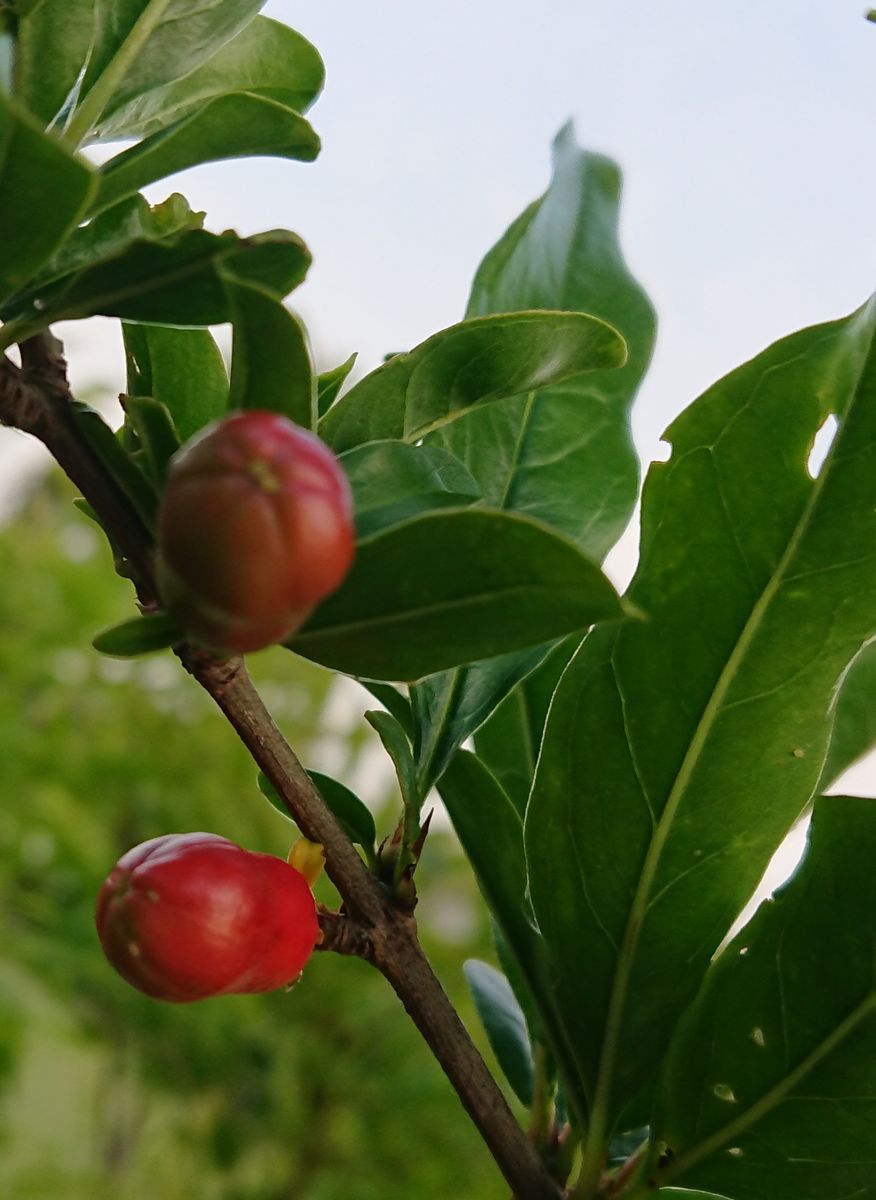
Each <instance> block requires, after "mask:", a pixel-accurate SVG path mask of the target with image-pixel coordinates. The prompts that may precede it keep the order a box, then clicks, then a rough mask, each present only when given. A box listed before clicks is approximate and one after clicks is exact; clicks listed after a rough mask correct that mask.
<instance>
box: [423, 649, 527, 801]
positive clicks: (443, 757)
mask: <svg viewBox="0 0 876 1200" xmlns="http://www.w3.org/2000/svg"><path fill="white" fill-rule="evenodd" d="M548 648H549V647H547V646H535V647H533V648H532V649H530V650H523V651H520V650H515V651H513V652H512V653H511V654H503V655H500V657H498V658H490V659H487V661H486V662H480V663H475V664H474V665H473V666H471V667H458V668H457V669H456V670H455V671H442V672H441V673H440V674H438V675H430V676H429V677H428V678H427V679H424V680H422V681H421V682H420V683H418V684H417V685H416V686H415V687H412V688H411V706H412V710H413V713H414V717H415V721H416V730H417V740H416V742H415V746H416V751H417V764H418V768H419V773H420V785H421V787H422V788H423V790H424V791H425V790H427V789H428V788H429V787H431V785H432V784H433V783H435V781H436V780H437V779H439V778H440V776H441V772H442V771H443V770H444V768H445V767H446V766H447V764H448V762H449V761H450V759H451V758H452V757H453V755H454V753H455V752H456V750H457V749H458V748H459V747H460V746H461V745H462V743H463V742H464V741H465V740H466V738H468V737H470V736H471V735H472V734H473V733H474V732H475V730H476V729H477V728H478V727H479V726H480V725H481V724H482V723H483V722H484V721H485V720H486V719H487V717H489V715H490V713H491V712H492V711H493V709H494V707H495V705H496V698H497V697H498V696H504V695H506V694H507V693H508V692H509V691H510V690H511V689H512V688H513V687H514V685H515V684H517V683H518V682H519V681H520V680H521V679H523V678H524V677H525V676H526V675H527V674H528V673H529V672H530V671H532V670H533V669H534V668H535V667H537V666H538V664H539V663H540V662H541V661H542V659H543V658H544V656H545V654H546V653H547V651H548ZM524 803H525V801H524Z"/></svg>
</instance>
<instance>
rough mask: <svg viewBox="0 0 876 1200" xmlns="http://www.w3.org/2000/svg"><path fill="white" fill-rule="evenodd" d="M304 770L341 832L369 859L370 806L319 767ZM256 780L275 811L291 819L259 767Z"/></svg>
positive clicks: (374, 832) (371, 849)
mask: <svg viewBox="0 0 876 1200" xmlns="http://www.w3.org/2000/svg"><path fill="white" fill-rule="evenodd" d="M307 774H308V775H309V776H310V778H311V779H312V780H313V782H314V784H315V785H316V787H317V788H318V789H319V792H320V795H321V796H322V798H323V800H324V801H325V802H326V806H327V807H328V808H330V809H331V811H332V813H333V814H334V816H335V819H336V820H337V822H338V824H339V825H340V826H341V828H342V829H343V830H344V833H346V835H347V837H348V838H349V839H350V841H351V842H355V843H356V845H357V846H361V847H362V848H363V850H365V852H366V854H367V855H368V858H369V861H370V860H371V858H372V857H373V854H374V843H375V841H376V839H377V830H376V829H375V827H374V817H373V816H372V815H371V811H370V809H369V808H367V806H366V805H365V804H363V803H362V801H361V800H360V799H359V797H358V796H356V795H355V794H354V793H353V792H351V791H350V789H349V788H348V787H346V786H345V785H344V784H343V783H338V781H337V780H336V779H332V778H331V776H329V775H323V774H322V773H321V772H320V771H308V772H307ZM258 784H259V790H260V791H261V793H262V795H263V796H264V797H265V799H266V800H269V801H270V802H271V804H272V805H273V806H274V808H276V810H277V812H279V813H282V814H283V816H284V817H286V819H287V820H291V819H292V818H291V817H290V815H289V810H288V809H287V808H286V805H285V804H284V803H283V801H282V800H281V799H280V797H279V795H278V794H277V789H276V788H275V787H274V785H273V784H272V783H271V781H270V779H268V777H267V775H265V773H264V772H263V771H259V774H258Z"/></svg>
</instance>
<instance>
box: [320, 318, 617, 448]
mask: <svg viewBox="0 0 876 1200" xmlns="http://www.w3.org/2000/svg"><path fill="white" fill-rule="evenodd" d="M625 357H626V348H625V346H624V341H623V338H622V337H621V336H620V334H619V333H617V331H616V330H614V329H612V327H611V326H610V325H606V324H605V322H603V321H600V320H598V319H597V318H595V317H589V316H585V315H583V314H581V313H562V312H518V313H509V314H506V315H504V316H495V317H479V318H476V319H474V320H470V321H463V322H462V323H461V324H459V325H453V326H451V327H450V328H449V329H444V330H442V331H441V332H440V333H436V334H434V335H433V336H432V337H430V338H428V339H427V340H426V341H425V342H423V343H421V344H420V345H419V346H417V347H415V348H414V349H413V350H412V351H411V352H410V353H409V354H399V355H397V356H396V357H395V358H392V359H390V360H389V362H387V363H385V364H384V365H383V366H382V367H378V368H377V370H376V371H372V373H371V374H370V375H366V377H365V378H364V379H363V380H361V381H360V382H359V383H357V384H356V386H355V387H354V388H352V389H351V390H350V391H349V392H347V394H346V396H343V397H342V398H341V399H340V400H338V402H337V403H336V404H335V405H334V406H333V407H332V408H330V409H329V411H328V412H327V413H326V415H325V416H324V417H323V419H322V421H321V422H320V436H321V437H322V438H323V439H324V440H325V441H327V442H328V443H329V445H330V446H332V448H333V449H334V450H335V451H336V452H337V453H340V452H341V451H343V450H349V449H350V448H351V447H353V446H358V445H361V443H363V442H373V441H383V440H387V439H389V440H392V439H394V440H398V441H401V440H404V441H409V442H415V441H417V440H418V439H420V438H422V437H424V436H425V435H426V434H427V433H429V432H430V430H432V429H436V428H438V427H439V426H443V425H445V424H447V423H448V422H449V421H455V420H457V419H458V418H459V417H461V416H462V415H463V414H464V413H466V412H469V411H470V410H471V409H473V408H474V407H475V406H476V405H478V404H485V403H487V402H488V401H491V400H501V399H502V398H503V397H506V396H516V395H519V394H520V393H521V392H529V391H533V390H535V389H537V388H542V387H547V386H548V385H549V384H552V383H559V382H560V381H561V380H563V379H567V378H569V377H570V376H572V375H578V374H580V373H581V372H582V371H587V370H596V369H598V368H602V369H604V368H607V367H619V366H621V365H622V364H623V362H624V360H625Z"/></svg>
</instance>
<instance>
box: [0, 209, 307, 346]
mask: <svg viewBox="0 0 876 1200" xmlns="http://www.w3.org/2000/svg"><path fill="white" fill-rule="evenodd" d="M309 265H310V255H309V253H308V251H307V248H306V247H305V246H304V243H303V242H302V241H301V240H300V239H299V238H297V237H296V236H295V235H294V234H292V233H286V232H285V231H283V230H277V231H276V232H274V233H269V234H261V235H259V236H257V237H253V238H239V237H238V236H237V235H236V234H234V233H222V234H214V233H206V232H204V231H202V230H197V229H195V230H191V231H189V232H185V233H181V234H178V235H176V236H174V237H171V238H165V239H163V240H161V241H151V240H147V239H143V240H136V241H134V242H131V243H130V244H129V245H127V246H126V247H125V248H124V249H122V250H121V251H120V252H119V253H117V254H114V255H112V256H110V257H108V258H107V259H105V260H102V261H99V262H97V263H95V264H94V265H91V266H87V267H85V268H84V269H83V270H81V271H76V272H74V273H72V274H70V275H68V276H65V277H63V278H61V279H57V280H55V281H54V282H53V283H51V284H49V285H48V286H47V287H45V288H41V289H39V291H38V293H35V294H30V293H28V294H27V295H22V296H19V297H16V300H15V303H14V305H12V306H10V307H9V308H8V309H7V310H6V311H4V312H3V314H2V315H3V316H4V317H5V318H6V319H7V320H10V321H11V322H12V321H14V325H13V324H10V327H9V329H8V330H6V333H7V336H10V335H11V336H13V337H22V336H29V334H30V333H32V332H36V331H37V330H39V329H43V328H45V327H46V326H47V325H49V324H51V323H53V322H54V321H61V320H78V319H80V318H82V317H89V316H94V315H96V314H101V315H103V316H115V317H124V318H126V319H128V320H132V321H147V322H156V323H159V324H165V325H166V324H173V325H219V324H222V323H223V322H224V321H228V320H230V319H231V311H230V306H229V301H228V296H227V292H226V287H225V278H224V274H223V271H222V270H221V269H220V268H225V269H226V270H230V271H231V272H232V273H233V274H234V275H235V276H236V277H238V278H244V279H246V278H252V279H253V280H254V281H255V282H261V283H262V284H263V285H264V286H265V287H268V288H269V289H270V290H272V291H274V292H276V293H277V294H278V295H285V294H286V292H289V291H291V290H292V288H293V287H297V285H298V284H299V283H300V282H301V280H302V279H303V278H304V275H305V274H306V272H307V268H308V266H309Z"/></svg>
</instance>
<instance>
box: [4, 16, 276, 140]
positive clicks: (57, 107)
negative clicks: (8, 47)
mask: <svg viewBox="0 0 876 1200" xmlns="http://www.w3.org/2000/svg"><path fill="white" fill-rule="evenodd" d="M263 4H264V0H206V2H205V0H112V3H102V2H101V3H94V0H87V2H85V3H83V0H45V2H44V3H43V4H42V5H41V6H40V7H39V8H38V9H37V10H36V12H35V14H34V15H33V17H32V18H31V19H28V20H26V21H25V22H23V24H22V28H21V51H20V53H21V54H22V65H21V68H20V76H19V81H20V86H21V89H22V94H23V95H24V98H25V99H26V100H27V102H28V104H29V105H30V106H31V107H32V108H33V109H34V111H35V112H38V113H39V114H40V115H41V116H42V117H43V118H44V119H45V120H46V121H47V122H48V121H52V120H55V121H59V122H63V121H65V120H66V118H67V115H68V112H69V113H70V114H71V119H70V120H69V121H68V123H67V136H68V138H69V139H70V140H71V142H73V143H76V144H78V143H80V142H82V141H83V140H84V139H86V138H87V135H88V134H89V132H90V131H91V129H92V128H93V127H94V126H95V125H97V124H98V123H99V121H100V119H101V117H102V116H103V115H105V114H107V113H110V112H112V111H113V110H114V109H116V108H118V107H119V106H120V105H122V104H124V103H125V102H126V101H129V100H132V99H133V98H134V97H136V96H140V95H142V94H143V93H144V92H148V91H151V90H152V89H153V88H157V87H161V86H163V85H165V84H167V83H170V82H171V81H173V80H176V79H180V78H182V76H184V75H188V74H189V73H190V72H192V71H194V70H195V69H196V68H197V67H199V66H200V65H201V64H202V63H203V62H205V61H206V60H207V59H208V58H210V57H211V55H213V54H215V53H216V51H217V50H219V49H220V48H221V46H223V45H224V44H225V43H226V42H227V41H229V40H230V39H231V38H233V37H234V35H235V34H236V33H238V32H239V31H240V30H241V29H242V28H243V26H244V25H246V24H247V23H248V22H249V21H250V20H251V19H252V18H253V17H254V16H255V14H256V13H257V12H258V10H259V9H260V8H261V7H262V5H263ZM83 68H84V69H83Z"/></svg>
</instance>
